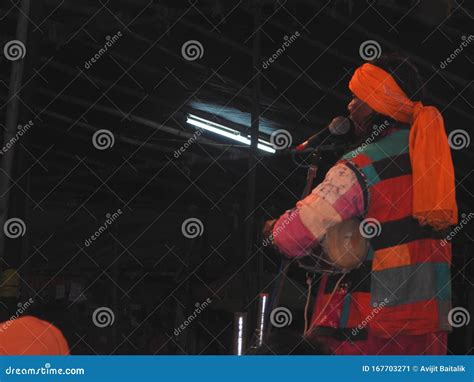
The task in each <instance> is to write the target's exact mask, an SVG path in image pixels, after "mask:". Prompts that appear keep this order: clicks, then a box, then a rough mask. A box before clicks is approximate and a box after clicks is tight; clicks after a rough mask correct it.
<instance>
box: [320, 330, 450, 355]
mask: <svg viewBox="0 0 474 382" xmlns="http://www.w3.org/2000/svg"><path fill="white" fill-rule="evenodd" d="M447 337H448V334H447V332H436V333H427V334H421V335H418V336H409V335H403V334H399V335H395V336H392V337H390V338H380V337H377V336H375V335H374V334H373V333H371V332H370V330H369V332H368V338H367V340H363V341H354V342H350V341H338V340H336V339H334V338H330V337H328V338H327V341H325V343H326V344H327V345H328V346H329V348H330V349H331V351H332V352H333V354H336V355H446V351H447Z"/></svg>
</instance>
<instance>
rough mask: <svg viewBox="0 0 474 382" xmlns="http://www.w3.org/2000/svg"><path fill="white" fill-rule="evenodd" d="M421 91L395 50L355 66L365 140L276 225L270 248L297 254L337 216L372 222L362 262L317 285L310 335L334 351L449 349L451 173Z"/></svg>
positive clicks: (353, 112) (354, 105) (438, 124)
mask: <svg viewBox="0 0 474 382" xmlns="http://www.w3.org/2000/svg"><path fill="white" fill-rule="evenodd" d="M421 87H422V86H421V80H420V77H419V75H418V72H417V70H416V68H415V67H414V66H413V65H412V64H410V63H409V61H408V60H407V59H403V58H401V57H399V56H396V55H388V56H383V57H381V58H380V59H378V60H376V61H374V62H373V63H366V64H364V65H362V66H361V67H359V68H358V69H357V70H356V71H355V73H354V75H353V77H352V79H351V80H350V83H349V88H350V90H351V91H352V93H353V99H352V101H351V102H350V103H349V105H348V110H349V112H350V118H351V120H352V121H353V123H354V126H355V132H356V134H357V135H358V136H359V137H360V140H361V141H364V138H366V139H365V143H366V144H364V145H363V146H360V147H359V148H357V149H356V150H354V151H352V152H349V153H347V154H345V155H344V156H343V157H342V158H341V160H340V161H339V162H338V163H337V164H336V165H335V166H334V167H332V168H331V169H330V170H329V172H328V173H327V175H326V178H325V180H324V181H323V182H322V183H321V184H320V185H319V186H317V187H316V188H315V189H314V190H313V191H312V193H311V194H310V195H309V196H308V197H306V198H305V199H303V200H301V201H299V202H298V203H297V205H296V207H295V208H294V209H293V210H290V211H287V212H286V213H285V214H283V215H282V216H281V217H280V218H279V219H278V220H277V221H276V223H275V225H274V226H273V240H274V245H275V246H276V247H277V248H278V249H279V251H280V252H282V253H283V254H284V255H285V256H287V257H289V258H297V257H301V256H306V255H308V253H309V252H310V250H311V249H312V248H314V247H315V246H317V245H318V244H320V243H324V238H325V235H326V232H327V230H328V229H329V228H330V227H332V226H334V225H336V224H338V223H340V222H342V221H345V220H347V219H352V218H358V219H360V220H361V221H365V222H371V223H372V224H375V229H376V232H375V234H372V235H370V238H368V241H369V246H368V247H369V250H368V253H367V257H366V258H365V260H364V262H363V264H362V265H361V266H360V267H359V268H357V269H355V270H352V271H351V272H349V273H347V274H346V275H345V276H344V277H343V278H342V280H341V282H339V283H338V282H337V281H338V280H339V279H340V277H341V275H337V274H336V275H332V276H328V275H325V276H323V277H322V278H321V281H320V283H319V291H318V294H317V299H316V306H315V308H314V312H313V317H312V320H311V326H310V330H308V332H307V335H308V336H316V335H317V336H318V337H320V338H323V339H324V340H325V343H326V344H327V345H328V346H329V347H330V349H331V350H332V351H333V353H334V354H373V355H375V354H414V355H415V354H430V355H441V354H446V343H447V333H448V331H449V330H450V329H451V328H450V325H449V323H448V313H449V311H450V309H451V283H450V262H451V245H450V244H449V243H448V244H447V245H446V244H445V243H443V244H442V241H441V240H442V239H443V238H444V237H445V235H446V232H447V229H448V228H449V226H450V225H453V224H456V222H457V206H456V198H455V186H454V170H453V164H452V160H451V154H450V149H449V145H448V140H447V137H446V132H445V130H444V122H443V118H442V116H441V114H440V112H439V111H438V110H437V109H436V108H435V107H432V106H424V105H423V104H422V103H421V102H419V101H416V100H418V99H420V97H421V94H420V93H421ZM374 128H375V129H378V133H377V134H374V130H373V129H374ZM294 215H295V216H296V217H295V216H294ZM290 217H291V218H290ZM321 336H322V337H321Z"/></svg>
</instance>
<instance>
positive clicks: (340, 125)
mask: <svg viewBox="0 0 474 382" xmlns="http://www.w3.org/2000/svg"><path fill="white" fill-rule="evenodd" d="M328 129H329V132H330V133H331V134H332V135H344V134H347V133H348V132H349V130H350V129H351V122H350V121H349V119H348V118H346V117H342V116H339V117H336V118H334V119H333V120H332V121H331V123H330V124H329V126H328Z"/></svg>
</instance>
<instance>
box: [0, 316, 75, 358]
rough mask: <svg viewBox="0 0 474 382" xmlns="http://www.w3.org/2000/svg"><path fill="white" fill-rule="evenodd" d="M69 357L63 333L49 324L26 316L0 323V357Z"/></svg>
mask: <svg viewBox="0 0 474 382" xmlns="http://www.w3.org/2000/svg"><path fill="white" fill-rule="evenodd" d="M1 354H3V355H68V354H69V347H68V345H67V342H66V340H65V339H64V336H63V335H62V333H61V331H60V330H59V329H58V328H56V327H55V326H54V325H53V324H50V323H49V322H46V321H42V320H40V319H38V318H35V317H31V316H24V317H20V318H17V319H13V320H11V321H6V322H2V323H0V355H1Z"/></svg>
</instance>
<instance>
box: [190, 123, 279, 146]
mask: <svg viewBox="0 0 474 382" xmlns="http://www.w3.org/2000/svg"><path fill="white" fill-rule="evenodd" d="M186 122H187V123H189V124H190V125H193V126H196V127H199V128H201V129H204V130H207V131H210V132H211V133H214V134H219V135H221V136H223V137H226V138H229V139H232V140H234V141H237V142H240V143H243V144H245V145H247V146H250V143H251V141H250V135H248V136H247V137H244V136H242V135H241V134H240V132H239V131H237V130H234V129H231V128H229V127H226V126H223V125H221V124H219V123H215V122H212V121H209V120H207V119H204V118H201V117H198V116H196V115H193V114H189V115H188V117H187V119H186ZM258 141H259V143H257V148H258V149H260V150H262V151H266V152H268V153H271V154H274V153H275V152H276V150H275V149H274V148H273V147H271V143H270V142H267V141H264V140H263V139H260V138H259V139H258Z"/></svg>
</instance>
